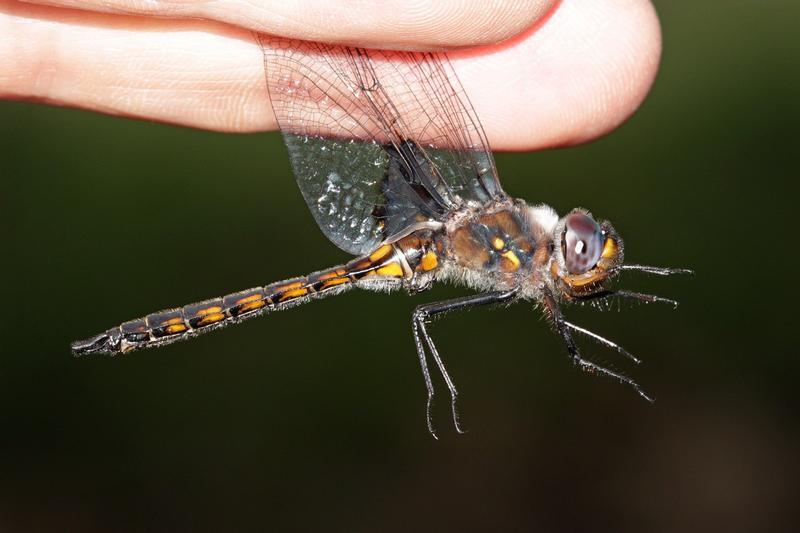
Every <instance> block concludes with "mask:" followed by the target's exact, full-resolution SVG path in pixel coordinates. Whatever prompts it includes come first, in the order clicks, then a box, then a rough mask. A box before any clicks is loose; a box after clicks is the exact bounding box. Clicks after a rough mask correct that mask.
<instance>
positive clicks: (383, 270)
mask: <svg viewBox="0 0 800 533" xmlns="http://www.w3.org/2000/svg"><path fill="white" fill-rule="evenodd" d="M375 274H377V275H378V276H388V277H391V278H402V277H403V267H402V266H400V263H387V264H386V265H384V266H382V267H380V268H379V269H377V270H376V271H375Z"/></svg>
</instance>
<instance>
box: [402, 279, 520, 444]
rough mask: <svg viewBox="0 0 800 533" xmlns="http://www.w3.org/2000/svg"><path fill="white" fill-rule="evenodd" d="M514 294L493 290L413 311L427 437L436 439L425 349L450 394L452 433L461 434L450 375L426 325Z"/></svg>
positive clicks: (499, 300)
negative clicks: (423, 389) (428, 435)
mask: <svg viewBox="0 0 800 533" xmlns="http://www.w3.org/2000/svg"><path fill="white" fill-rule="evenodd" d="M516 294H517V290H516V289H513V290H510V291H497V292H490V293H485V294H477V295H474V296H465V297H462V298H454V299H452V300H445V301H442V302H433V303H429V304H423V305H420V306H419V307H417V308H416V309H415V310H414V314H413V315H412V318H411V325H412V330H413V332H414V343H415V344H416V347H417V355H418V356H419V361H420V365H421V366H422V375H423V377H424V378H425V386H426V387H427V390H428V403H427V408H426V417H427V422H428V431H430V432H431V435H433V436H434V438H437V437H436V432H435V431H434V428H433V417H432V413H431V407H432V405H433V395H434V389H433V382H432V381H431V376H430V371H429V370H428V363H427V357H426V353H425V347H426V346H427V348H428V351H429V352H430V354H431V357H433V360H434V361H435V362H436V366H437V367H438V368H439V372H440V373H441V374H442V378H443V379H444V381H445V383H446V384H447V389H448V390H449V391H450V407H451V410H452V414H453V424H454V425H455V428H456V431H457V432H459V433H464V430H463V429H462V428H461V424H460V422H459V420H458V405H457V400H458V389H456V386H455V383H453V379H452V378H451V377H450V374H449V373H448V372H447V368H445V366H444V361H443V360H442V358H441V356H440V355H439V350H438V349H436V344H434V342H433V339H432V338H431V336H430V334H429V333H428V327H427V326H428V324H429V323H430V320H431V319H432V318H435V317H436V316H439V315H443V314H445V313H449V312H451V311H457V310H461V309H469V308H472V307H478V306H482V305H491V304H499V303H503V302H506V301H509V300H511V299H513V298H514V296H516ZM423 340H424V344H423Z"/></svg>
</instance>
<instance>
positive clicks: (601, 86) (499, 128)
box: [0, 0, 661, 150]
mask: <svg viewBox="0 0 800 533" xmlns="http://www.w3.org/2000/svg"><path fill="white" fill-rule="evenodd" d="M253 31H261V32H267V33H271V34H274V35H279V36H282V37H286V38H294V39H309V40H318V41H327V42H337V43H346V44H354V45H359V46H365V47H381V48H401V49H415V50H448V51H449V53H450V57H451V60H452V62H453V65H454V68H455V70H456V72H457V73H458V75H459V78H460V79H461V81H462V83H463V85H464V88H465V89H466V91H467V94H468V95H469V97H470V99H471V100H472V103H473V105H474V106H475V108H476V111H477V114H478V116H479V117H480V119H481V122H482V123H483V126H484V128H485V130H486V133H487V136H488V139H489V142H490V144H491V146H492V148H493V149H494V150H535V149H542V148H547V147H553V146H565V145H572V144H578V143H582V142H587V141H589V140H592V139H594V138H597V137H599V136H601V135H604V134H606V133H608V132H610V131H612V130H613V129H614V128H615V127H617V126H618V125H620V124H621V123H622V122H623V121H625V120H626V119H627V118H628V117H629V116H630V115H631V114H632V113H633V112H634V111H635V110H636V108H637V107H638V106H639V105H640V104H641V102H642V100H643V99H644V97H645V96H646V94H647V92H648V91H649V89H650V87H651V85H652V82H653V79H654V78H655V75H656V71H657V69H658V63H659V58H660V53H661V33H660V28H659V24H658V18H657V16H656V13H655V10H654V8H653V6H652V5H651V4H650V2H649V1H647V0H564V1H561V2H559V1H556V0H404V1H401V0H359V1H352V0H347V1H346V0H307V1H304V2H301V1H287V0H248V1H244V0H215V1H204V2H199V1H198V2H191V1H188V0H172V1H162V0H33V1H29V2H19V1H16V0H0V98H4V99H10V100H22V101H34V102H45V103H49V104H53V105H60V106H69V107H77V108H82V109H87V110H93V111H98V112H102V113H108V114H114V115H121V116H125V117H131V118H140V119H146V120H155V121H160V122H166V123H172V124H178V125H183V126H190V127H195V128H203V129H210V130H217V131H227V132H253V131H265V130H274V129H276V128H277V124H276V121H275V117H274V116H273V114H272V110H271V108H270V105H269V101H268V99H267V94H266V89H265V84H264V78H263V76H264V70H263V68H264V67H263V62H262V57H261V52H260V50H259V48H258V46H257V45H256V42H255V39H254V37H253V34H252V32H253Z"/></svg>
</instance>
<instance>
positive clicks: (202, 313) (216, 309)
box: [197, 305, 222, 316]
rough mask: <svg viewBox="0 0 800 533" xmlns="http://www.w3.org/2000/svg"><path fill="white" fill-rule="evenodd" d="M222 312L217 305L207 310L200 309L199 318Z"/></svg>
mask: <svg viewBox="0 0 800 533" xmlns="http://www.w3.org/2000/svg"><path fill="white" fill-rule="evenodd" d="M220 311H222V308H221V307H220V306H218V305H215V306H213V307H206V308H205V309H200V310H199V311H198V312H197V316H207V315H212V314H216V313H219V312H220Z"/></svg>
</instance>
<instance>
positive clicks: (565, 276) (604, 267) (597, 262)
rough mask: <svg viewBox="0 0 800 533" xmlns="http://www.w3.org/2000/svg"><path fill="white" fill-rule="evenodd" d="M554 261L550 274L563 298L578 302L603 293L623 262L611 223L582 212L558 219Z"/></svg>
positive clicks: (620, 241) (617, 237) (620, 245)
mask: <svg viewBox="0 0 800 533" xmlns="http://www.w3.org/2000/svg"><path fill="white" fill-rule="evenodd" d="M554 242H556V243H559V245H558V246H556V247H555V261H553V263H552V268H551V273H552V274H553V277H554V278H555V280H556V281H557V285H556V286H557V287H558V289H559V290H560V291H561V292H562V293H563V294H564V296H565V297H566V298H567V299H578V300H579V299H581V298H585V297H587V296H591V295H593V294H596V293H598V292H601V291H602V290H604V288H605V286H606V285H607V282H608V281H610V280H611V278H612V277H613V276H614V275H615V274H616V273H617V272H618V271H617V267H618V266H619V265H620V264H621V263H622V261H623V243H622V239H621V238H620V237H619V235H618V234H617V232H616V231H614V228H613V226H611V223H609V222H607V221H603V222H601V223H599V224H598V223H597V222H595V220H594V219H593V218H592V216H591V215H590V214H589V213H588V212H587V211H584V210H582V209H575V210H573V211H572V212H571V213H570V214H569V215H567V216H565V217H564V218H562V219H561V220H560V221H559V223H558V225H557V226H556V229H555V235H554Z"/></svg>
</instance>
